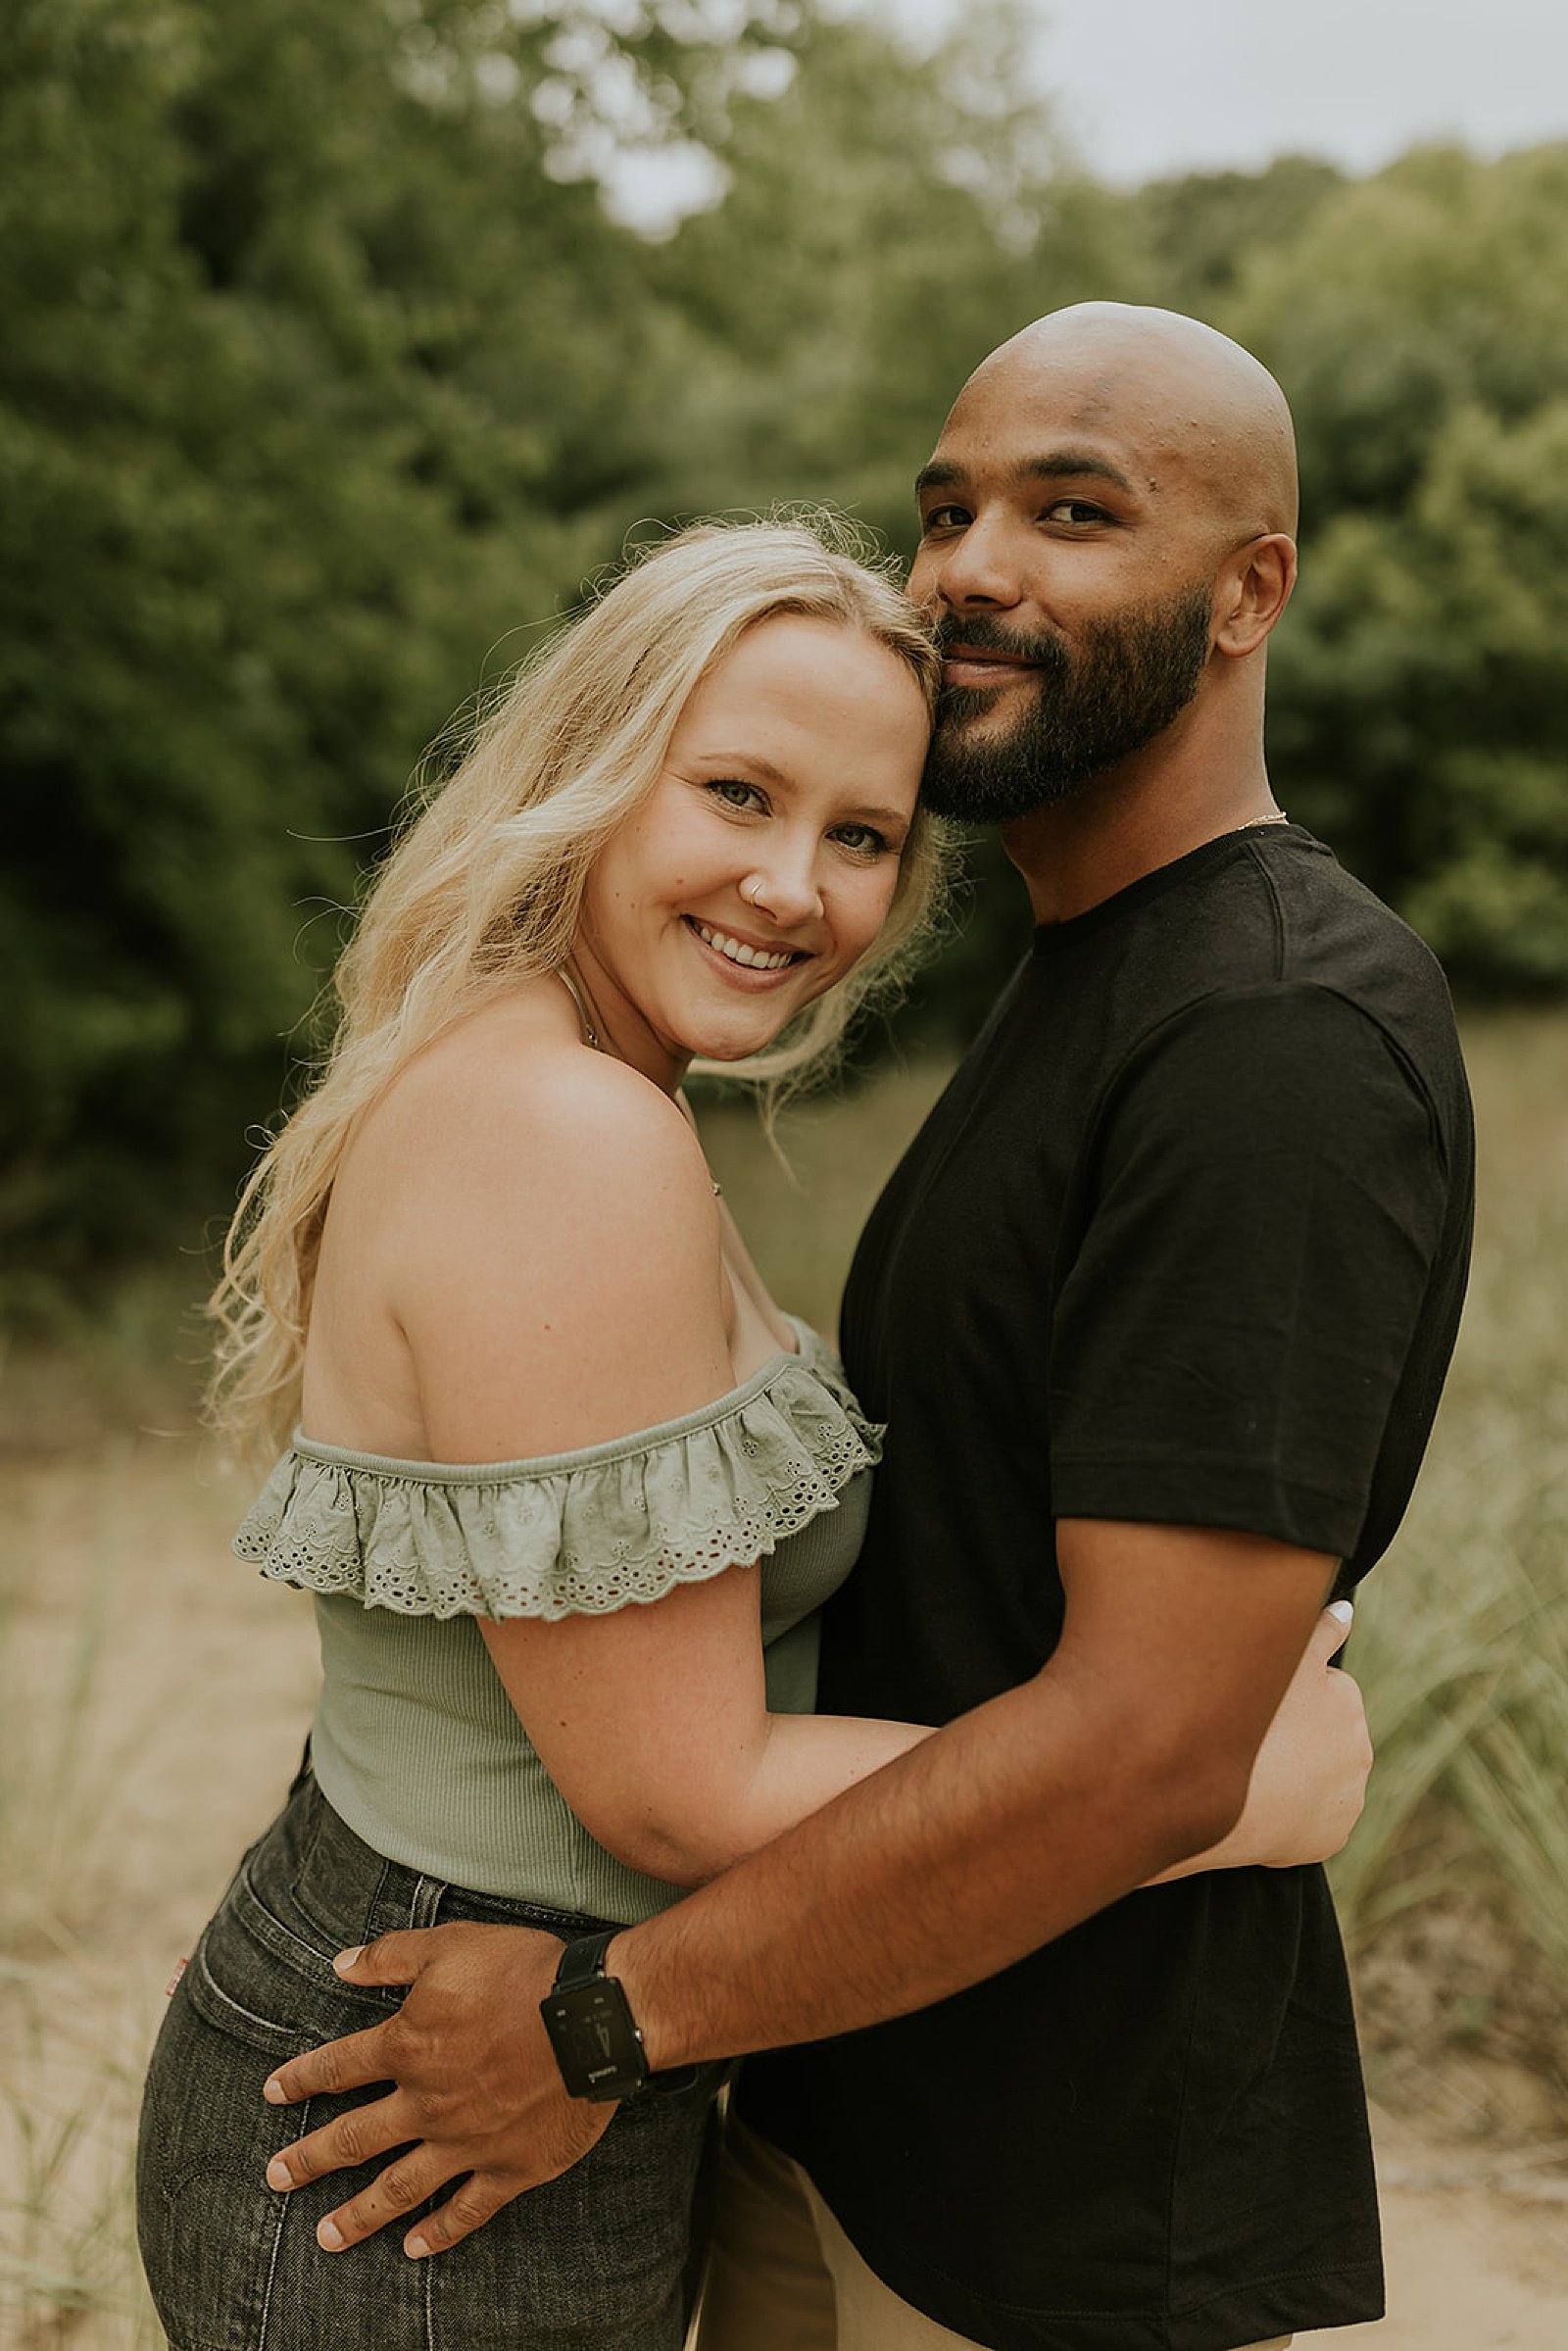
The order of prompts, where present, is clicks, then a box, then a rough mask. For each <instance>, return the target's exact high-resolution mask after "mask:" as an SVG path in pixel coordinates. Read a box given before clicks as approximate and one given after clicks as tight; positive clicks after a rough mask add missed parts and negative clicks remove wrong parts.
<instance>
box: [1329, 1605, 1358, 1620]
mask: <svg viewBox="0 0 1568 2351" xmlns="http://www.w3.org/2000/svg"><path fill="white" fill-rule="evenodd" d="M1329 1614H1330V1616H1337V1617H1338V1618H1339V1620H1340V1622H1341V1624H1342V1625H1348V1623H1349V1622H1350V1619H1351V1618H1352V1617H1353V1616H1354V1614H1355V1608H1354V1606H1353V1604H1352V1603H1351V1602H1350V1601H1349V1600H1330V1602H1329Z"/></svg>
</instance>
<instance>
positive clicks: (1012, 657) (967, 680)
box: [942, 644, 1040, 686]
mask: <svg viewBox="0 0 1568 2351" xmlns="http://www.w3.org/2000/svg"><path fill="white" fill-rule="evenodd" d="M1039 666H1040V664H1039V663H1038V662H1037V661H1029V660H1027V659H1026V658H1025V657H1024V655H1022V654H1018V653H993V652H992V651H991V650H990V649H989V648H987V647H980V646H973V645H963V644H957V645H947V646H944V648H943V653H942V682H943V684H944V685H945V686H1002V685H1005V684H1007V683H1008V682H1009V680H1010V679H1012V678H1014V677H1017V676H1018V675H1019V674H1020V673H1024V674H1030V673H1033V672H1034V671H1036V670H1038V668H1039Z"/></svg>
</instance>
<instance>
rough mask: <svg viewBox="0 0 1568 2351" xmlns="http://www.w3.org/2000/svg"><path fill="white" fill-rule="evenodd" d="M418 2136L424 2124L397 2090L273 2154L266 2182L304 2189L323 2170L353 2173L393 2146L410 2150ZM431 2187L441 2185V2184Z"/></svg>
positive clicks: (433, 2182)
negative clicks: (412, 2141) (410, 2145)
mask: <svg viewBox="0 0 1568 2351" xmlns="http://www.w3.org/2000/svg"><path fill="white" fill-rule="evenodd" d="M418 2136H419V2126H418V2124H417V2123H416V2122H415V2121H414V2120H413V2119H412V2117H411V2115H410V2113H409V2106H408V2100H407V2099H406V2098H405V2097H404V2095H403V2093H402V2091H401V2090H394V2091H393V2092H392V2094H391V2096H390V2097H386V2098H377V2099H376V2100H375V2101H374V2103H373V2104H371V2105H368V2106H354V2107H351V2108H350V2109H349V2111H348V2113H347V2114H340V2115H339V2116H338V2117H337V2119H336V2121H335V2122H331V2123H323V2124H322V2125H321V2128H320V2130H319V2131H311V2133H310V2134H309V2136H308V2137H306V2138H301V2139H296V2140H295V2142H294V2144H293V2145H292V2146H291V2147H285V2148H284V2149H283V2151H282V2153H281V2154H279V2155H274V2156H273V2158H272V2160H271V2162H270V2164H269V2165H268V2167H267V2184H268V2186H269V2187H275V2188H283V2189H287V2188H294V2187H303V2186H304V2185H305V2182H306V2181H307V2180H319V2179H320V2178H321V2175H322V2174H323V2173H324V2172H344V2171H352V2170H353V2168H354V2166H355V2165H356V2164H362V2163H369V2162H370V2161H371V2160H372V2159H373V2158H374V2157H375V2156H377V2155H385V2154H386V2152H387V2150H388V2149H389V2148H391V2147H406V2146H407V2145H408V2144H409V2142H410V2141H411V2139H417V2137H418ZM459 2168H460V2167H459V2166H458V2165H456V2164H454V2165H452V2166H450V2167H449V2169H451V2170H453V2171H456V2170H458V2169H459ZM431 2185H432V2186H433V2187H438V2186H439V2185H440V2181H439V2180H435V2181H432V2183H431ZM425 2193H426V2195H428V2194H429V2193H430V2189H429V2188H426V2190H425Z"/></svg>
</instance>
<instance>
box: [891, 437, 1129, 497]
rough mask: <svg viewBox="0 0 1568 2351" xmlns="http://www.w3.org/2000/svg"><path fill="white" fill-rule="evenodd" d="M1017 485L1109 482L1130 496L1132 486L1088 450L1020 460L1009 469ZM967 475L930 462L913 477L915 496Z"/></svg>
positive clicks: (944, 462) (949, 464)
mask: <svg viewBox="0 0 1568 2351" xmlns="http://www.w3.org/2000/svg"><path fill="white" fill-rule="evenodd" d="M1012 473H1013V477H1014V479H1015V480H1018V481H1075V480H1076V481H1082V480H1083V479H1085V478H1086V477H1087V478H1088V479H1089V480H1091V481H1108V482H1111V483H1113V484H1114V486H1115V487H1116V488H1117V489H1118V490H1125V491H1126V492H1127V493H1128V495H1129V496H1132V495H1133V485H1132V483H1131V482H1130V481H1129V480H1128V478H1127V476H1126V474H1125V473H1123V472H1122V471H1121V470H1120V468H1119V467H1117V466H1115V465H1112V464H1111V463H1110V460H1109V459H1108V458H1103V457H1095V456H1092V455H1091V453H1090V452H1089V451H1088V450H1087V449H1054V450H1052V451H1051V452H1050V454H1049V455H1048V456H1045V457H1028V458H1024V459H1022V460H1021V461H1020V462H1019V464H1018V465H1015V466H1013V468H1012ZM967 479H968V475H967V474H966V473H965V471H964V468H963V467H962V466H961V465H955V464H954V462H953V461H952V459H950V458H933V459H932V460H931V463H930V464H929V465H922V466H921V468H920V470H919V472H918V473H917V474H916V475H915V477H914V494H915V496H916V498H920V497H923V496H924V495H925V493H926V491H927V490H949V489H952V488H954V487H955V486H956V485H957V484H960V483H962V482H965V481H966V480H967Z"/></svg>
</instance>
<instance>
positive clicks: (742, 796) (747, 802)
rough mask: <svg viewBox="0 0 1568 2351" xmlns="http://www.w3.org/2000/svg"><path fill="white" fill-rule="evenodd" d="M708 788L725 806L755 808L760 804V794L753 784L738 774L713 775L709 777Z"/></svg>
mask: <svg viewBox="0 0 1568 2351" xmlns="http://www.w3.org/2000/svg"><path fill="white" fill-rule="evenodd" d="M707 788H708V790H709V791H710V792H711V794H712V795H713V798H714V799H715V800H719V801H722V802H723V804H724V806H725V808H760V806H761V801H762V795H761V794H760V792H759V790H758V789H757V786H756V785H755V784H748V783H746V782H745V781H743V779H742V778H741V777H740V776H738V775H715V776H711V777H710V779H709V783H708V787H707Z"/></svg>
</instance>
